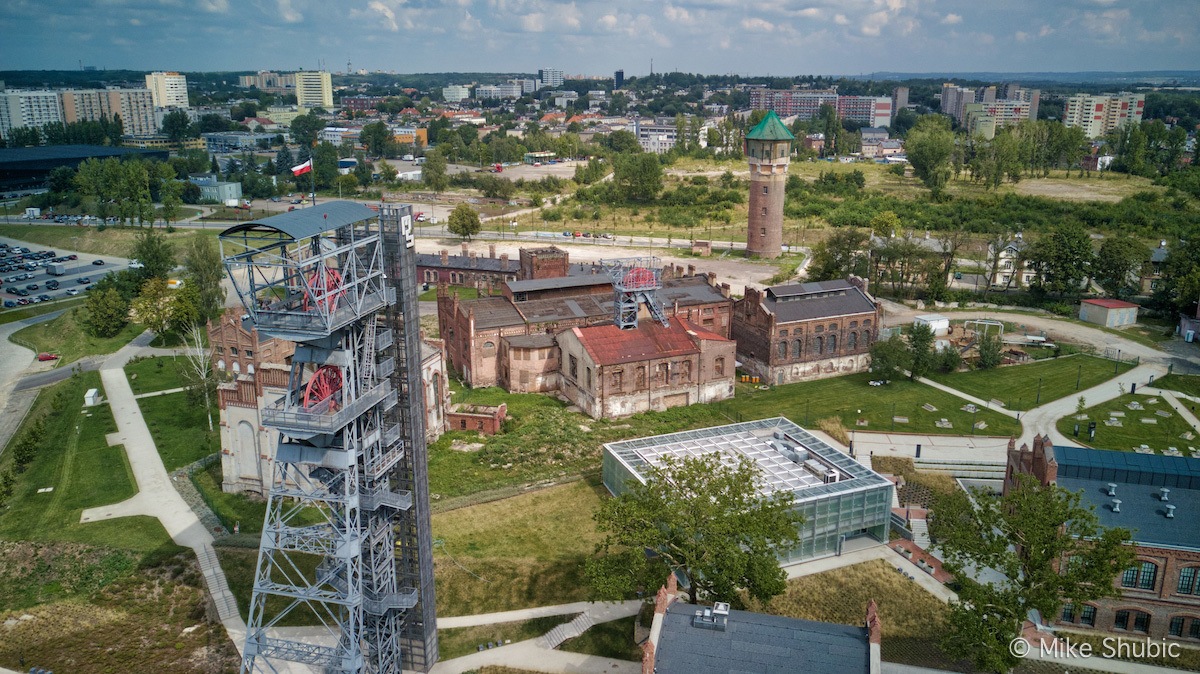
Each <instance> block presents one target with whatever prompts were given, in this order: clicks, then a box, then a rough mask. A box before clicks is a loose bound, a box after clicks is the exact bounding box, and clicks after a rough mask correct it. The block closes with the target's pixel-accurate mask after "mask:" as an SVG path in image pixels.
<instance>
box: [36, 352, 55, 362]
mask: <svg viewBox="0 0 1200 674" xmlns="http://www.w3.org/2000/svg"><path fill="white" fill-rule="evenodd" d="M38 360H42V361H45V360H58V354H57V353H39V354H38Z"/></svg>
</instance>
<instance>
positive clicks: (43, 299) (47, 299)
mask: <svg viewBox="0 0 1200 674" xmlns="http://www.w3.org/2000/svg"><path fill="white" fill-rule="evenodd" d="M38 299H39V300H41V301H42V302H49V301H50V300H52V299H54V298H53V297H50V296H49V295H38Z"/></svg>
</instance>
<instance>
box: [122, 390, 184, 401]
mask: <svg viewBox="0 0 1200 674" xmlns="http://www.w3.org/2000/svg"><path fill="white" fill-rule="evenodd" d="M186 390H187V389H186V388H183V387H180V388H169V389H167V390H165V391H151V392H149V393H139V394H137V395H135V396H133V397H134V399H136V400H141V399H142V398H154V397H157V396H166V395H171V394H172V393H183V392H184V391H186Z"/></svg>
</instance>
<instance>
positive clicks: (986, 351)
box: [978, 332, 1004, 370]
mask: <svg viewBox="0 0 1200 674" xmlns="http://www.w3.org/2000/svg"><path fill="white" fill-rule="evenodd" d="M1003 360H1004V345H1003V344H1002V343H1001V342H1000V337H999V336H997V335H993V334H992V333H990V332H987V333H984V334H983V335H981V336H980V337H979V363H978V365H979V369H981V370H991V369H992V368H995V367H998V366H999V365H1000V363H1001V362H1002V361H1003Z"/></svg>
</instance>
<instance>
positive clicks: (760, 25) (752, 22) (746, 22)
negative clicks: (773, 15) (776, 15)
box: [742, 17, 775, 33]
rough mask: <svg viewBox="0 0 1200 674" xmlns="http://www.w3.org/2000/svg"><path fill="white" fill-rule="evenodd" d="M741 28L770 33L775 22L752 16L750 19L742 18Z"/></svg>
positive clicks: (773, 28)
mask: <svg viewBox="0 0 1200 674" xmlns="http://www.w3.org/2000/svg"><path fill="white" fill-rule="evenodd" d="M742 28H745V29H746V30H748V31H752V32H755V33H770V32H771V31H773V30H775V24H773V23H771V22H770V21H767V20H766V19H760V18H758V17H754V18H752V19H742Z"/></svg>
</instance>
